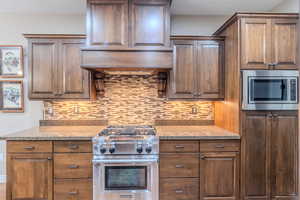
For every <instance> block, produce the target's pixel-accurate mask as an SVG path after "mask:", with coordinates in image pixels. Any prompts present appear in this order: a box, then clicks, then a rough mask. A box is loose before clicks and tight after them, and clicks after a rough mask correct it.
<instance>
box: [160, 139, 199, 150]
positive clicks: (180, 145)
mask: <svg viewBox="0 0 300 200" xmlns="http://www.w3.org/2000/svg"><path fill="white" fill-rule="evenodd" d="M160 152H161V153H198V152H199V142H198V141H161V142H160Z"/></svg>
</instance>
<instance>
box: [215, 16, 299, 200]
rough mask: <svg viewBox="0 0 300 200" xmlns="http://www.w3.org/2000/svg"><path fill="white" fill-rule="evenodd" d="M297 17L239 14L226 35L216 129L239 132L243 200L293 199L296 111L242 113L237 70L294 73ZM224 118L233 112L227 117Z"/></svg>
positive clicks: (223, 31)
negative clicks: (222, 95) (222, 88)
mask: <svg viewBox="0 0 300 200" xmlns="http://www.w3.org/2000/svg"><path fill="white" fill-rule="evenodd" d="M297 21H298V14H278V13H277V14H276V13H273V14H271V13H268V14H266V13H255V14H251V13H237V14H235V15H234V16H233V17H232V18H231V19H229V20H228V21H227V22H226V23H225V24H224V25H223V26H222V27H221V28H220V29H219V30H218V31H217V32H216V33H215V35H216V36H225V37H226V39H225V101H224V102H216V107H215V110H216V114H215V116H216V119H215V122H216V125H218V126H221V127H223V128H225V129H228V130H231V131H234V132H240V133H241V199H242V200H246V199H247V200H252V199H253V200H254V199H256V200H257V199H259V200H270V199H272V200H276V199H277V200H283V199H285V200H296V199H298V198H299V194H298V193H299V191H298V190H299V185H298V178H299V176H298V173H299V169H298V168H299V166H298V161H299V159H298V152H299V144H298V139H299V133H298V111H272V110H271V111H244V110H242V107H241V103H242V93H241V91H242V81H241V80H242V77H241V70H297V69H298V65H299V63H298V54H299V51H298V48H297V41H298V35H297V32H298V23H297ZM228 113H231V114H230V115H228Z"/></svg>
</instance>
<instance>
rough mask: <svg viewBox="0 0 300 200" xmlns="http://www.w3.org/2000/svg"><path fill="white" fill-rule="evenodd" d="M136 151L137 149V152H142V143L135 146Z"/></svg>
mask: <svg viewBox="0 0 300 200" xmlns="http://www.w3.org/2000/svg"><path fill="white" fill-rule="evenodd" d="M136 151H137V152H138V153H142V152H143V146H142V145H138V146H137V147H136Z"/></svg>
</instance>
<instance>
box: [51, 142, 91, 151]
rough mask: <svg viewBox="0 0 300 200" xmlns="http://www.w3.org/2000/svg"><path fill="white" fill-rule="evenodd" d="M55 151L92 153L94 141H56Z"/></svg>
mask: <svg viewBox="0 0 300 200" xmlns="http://www.w3.org/2000/svg"><path fill="white" fill-rule="evenodd" d="M54 152H57V153H77V152H79V153H91V152H92V142H88V141H57V142H54Z"/></svg>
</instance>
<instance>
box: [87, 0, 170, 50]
mask: <svg viewBox="0 0 300 200" xmlns="http://www.w3.org/2000/svg"><path fill="white" fill-rule="evenodd" d="M87 7H88V12H87V33H88V37H87V38H88V39H87V44H88V46H90V47H100V48H101V47H102V48H112V49H118V50H120V49H127V48H147V49H149V48H150V49H163V48H169V46H170V39H169V36H170V11H169V10H170V0H151V1H148V0H88V6H87Z"/></svg>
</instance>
